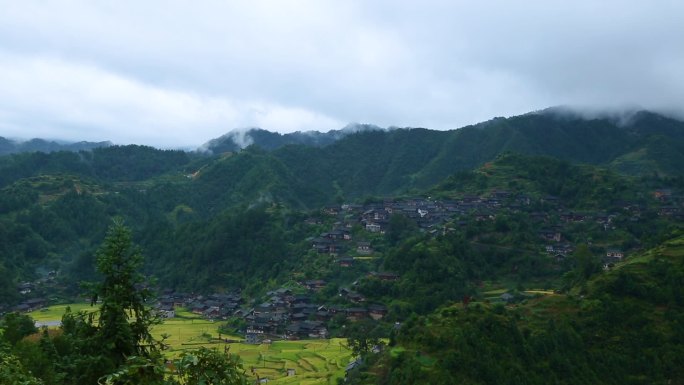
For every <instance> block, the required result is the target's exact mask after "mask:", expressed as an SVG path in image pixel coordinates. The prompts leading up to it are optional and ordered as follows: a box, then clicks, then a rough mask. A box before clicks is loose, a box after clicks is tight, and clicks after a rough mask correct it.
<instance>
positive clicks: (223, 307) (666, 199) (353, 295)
mask: <svg viewBox="0 0 684 385" xmlns="http://www.w3.org/2000/svg"><path fill="white" fill-rule="evenodd" d="M652 198H653V201H652V203H653V204H652V205H650V207H649V206H646V205H644V204H643V203H641V204H640V203H635V202H614V204H613V205H612V206H613V207H612V209H613V210H614V211H580V210H568V209H566V208H565V205H564V204H563V202H562V201H561V200H560V199H558V198H556V197H552V196H545V197H541V198H537V199H535V198H532V197H530V196H528V195H524V194H520V195H514V194H511V193H509V192H508V191H502V190H494V191H491V192H489V193H487V194H485V195H483V196H476V195H465V196H463V197H461V198H460V199H454V200H439V199H431V198H411V199H386V200H383V201H382V202H374V203H367V204H363V205H361V204H341V205H334V206H327V207H325V208H323V209H322V210H321V214H320V216H313V217H310V218H307V219H306V220H305V222H306V224H307V225H310V226H312V228H320V227H321V226H326V224H329V225H330V230H329V231H327V232H323V233H320V234H316V235H314V236H312V237H311V238H310V248H311V250H312V251H314V252H315V253H316V254H324V255H329V256H330V257H332V258H333V260H334V263H335V264H336V266H338V267H339V268H340V269H349V268H352V267H354V266H355V265H356V264H360V263H365V262H367V261H368V260H369V258H375V257H377V256H378V255H377V252H376V250H375V248H374V246H375V245H374V244H373V242H372V241H371V240H372V239H376V240H377V239H378V236H381V235H382V234H384V233H385V232H386V231H387V229H388V226H389V223H390V218H391V216H392V215H396V214H400V215H403V216H405V217H406V218H409V219H410V220H412V221H413V222H414V223H415V224H416V226H417V227H418V228H419V229H420V230H421V231H422V232H424V233H427V234H431V235H433V236H438V235H442V234H445V233H447V232H453V231H457V229H458V228H459V227H464V226H467V225H468V224H469V223H471V222H486V221H494V220H495V219H496V217H497V215H499V214H501V213H526V215H528V216H529V218H530V219H531V221H532V222H533V223H534V224H535V226H536V228H538V230H537V231H536V234H537V238H538V241H539V245H540V250H539V252H540V253H544V254H546V255H548V258H549V259H550V260H552V261H555V262H556V263H561V262H562V261H563V260H565V259H566V258H567V257H568V256H569V255H570V254H571V253H572V252H573V251H574V250H575V245H574V244H573V243H571V242H569V241H568V239H567V238H566V235H565V234H566V232H567V231H569V230H568V229H569V228H570V227H571V226H573V225H575V224H591V225H595V226H598V228H599V229H601V230H602V231H605V232H610V231H614V230H616V226H617V225H616V223H620V222H624V221H630V222H638V221H640V220H641V218H642V217H644V216H645V215H648V214H649V212H655V214H656V215H657V216H659V217H662V218H665V219H671V220H677V221H681V220H682V219H683V214H684V213H683V212H682V210H681V203H682V199H681V197H675V196H673V195H672V192H671V191H670V190H667V189H665V190H657V191H655V192H653V197H652ZM354 228H356V229H358V228H360V229H362V234H367V236H365V237H364V236H361V237H360V238H362V239H354V238H355V237H354V236H353V234H354V231H353V229H354ZM357 235H358V231H357ZM628 251H629V250H623V249H621V248H620V247H619V246H618V245H615V246H611V247H606V248H605V249H604V254H603V256H602V257H601V258H602V261H603V266H604V269H610V268H611V267H612V266H613V265H614V264H615V263H618V262H620V261H622V260H623V259H624V258H626V255H627V252H628ZM56 275H57V272H54V271H52V272H49V274H47V275H46V276H45V278H43V279H42V280H41V281H39V282H33V283H31V282H24V283H22V284H21V285H19V286H18V290H19V291H20V293H21V295H22V296H24V297H25V298H26V299H25V300H24V301H22V302H21V303H20V304H19V305H17V306H15V307H13V308H12V309H11V310H14V311H20V312H29V311H34V310H37V309H40V308H43V307H45V306H48V305H50V304H51V303H50V302H51V301H49V300H48V299H46V298H44V297H36V296H33V295H32V294H33V293H34V292H35V291H36V290H35V289H36V288H37V287H40V286H41V285H42V286H45V285H50V284H51V283H52V282H54V279H55V277H56ZM400 278H401V277H400V275H398V274H396V273H395V272H391V271H369V272H366V273H364V274H363V275H361V276H358V277H356V279H354V280H353V281H350V282H349V284H348V285H343V286H341V287H339V289H338V290H337V292H336V298H335V299H336V300H335V301H333V302H334V303H330V302H323V301H320V296H318V298H319V301H317V300H316V299H315V298H316V297H317V296H316V294H317V293H319V292H320V291H321V290H323V289H324V288H325V287H326V285H327V282H326V280H325V279H324V277H319V278H317V279H305V280H300V281H297V286H296V287H281V288H278V289H276V290H272V291H268V292H267V293H266V294H265V296H263V297H262V298H263V299H264V300H262V301H259V303H255V302H254V299H251V298H245V297H243V295H242V293H241V292H240V291H239V290H238V291H234V292H230V293H213V294H195V293H183V292H176V291H174V290H172V289H166V290H161V291H160V294H159V296H158V303H157V304H156V307H157V309H158V310H159V312H160V314H161V315H162V316H163V317H165V318H173V317H175V310H176V309H178V308H185V309H187V310H189V311H191V312H193V313H195V314H198V315H201V316H202V317H203V318H205V319H208V320H216V321H226V320H232V321H233V322H234V323H236V325H237V327H238V328H239V331H240V332H241V333H243V334H244V336H245V342H246V343H252V344H258V343H262V342H264V341H272V340H275V339H313V338H329V337H330V336H331V332H330V330H329V328H330V325H331V322H332V321H333V320H334V324H335V325H336V326H339V325H340V324H343V323H345V322H356V321H359V320H364V319H369V320H376V321H378V320H382V319H383V318H384V317H385V316H386V315H387V313H388V307H387V305H386V304H384V303H381V302H379V301H372V300H371V301H369V300H368V299H367V298H366V297H365V296H364V295H362V294H360V293H358V292H357V291H356V290H355V288H354V287H355V285H356V284H357V283H358V281H359V280H360V279H377V280H380V281H386V282H392V281H397V280H399V279H400ZM502 300H503V301H504V302H507V301H508V299H507V298H502Z"/></svg>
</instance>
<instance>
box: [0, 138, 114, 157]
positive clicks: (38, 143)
mask: <svg viewBox="0 0 684 385" xmlns="http://www.w3.org/2000/svg"><path fill="white" fill-rule="evenodd" d="M111 145H112V143H111V142H76V143H68V142H56V141H52V140H45V139H38V138H36V139H31V140H27V141H17V140H11V139H7V138H3V137H2V136H0V155H7V154H15V153H20V152H36V151H40V152H56V151H84V150H92V149H95V148H99V147H108V146H111Z"/></svg>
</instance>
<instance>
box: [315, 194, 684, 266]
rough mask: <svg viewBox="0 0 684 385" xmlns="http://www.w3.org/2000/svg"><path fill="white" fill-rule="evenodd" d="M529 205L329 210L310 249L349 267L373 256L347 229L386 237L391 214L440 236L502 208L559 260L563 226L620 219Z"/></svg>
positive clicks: (514, 198) (447, 203)
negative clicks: (526, 219) (532, 228)
mask: <svg viewBox="0 0 684 385" xmlns="http://www.w3.org/2000/svg"><path fill="white" fill-rule="evenodd" d="M653 197H654V198H655V199H656V200H657V201H658V202H659V205H658V207H657V214H658V215H660V216H664V217H669V218H672V219H674V220H680V221H681V220H684V210H682V208H681V204H682V202H683V201H684V199H682V197H678V196H674V195H673V194H672V190H670V189H659V190H655V191H654V192H653ZM532 202H533V198H531V197H530V196H529V195H526V194H520V195H513V194H511V193H510V192H508V191H502V190H495V191H492V192H490V193H489V194H486V195H485V196H477V195H466V196H464V197H462V198H461V199H458V200H432V199H425V198H415V199H406V200H385V201H383V202H378V203H371V204H366V205H355V204H344V205H340V206H328V207H326V208H325V209H324V212H325V213H326V214H328V215H330V216H337V217H338V218H339V219H340V221H338V222H336V223H335V224H334V226H333V228H332V230H331V231H330V232H326V233H323V234H320V236H319V237H317V238H315V239H314V240H313V242H312V247H313V249H314V250H316V251H317V252H318V253H321V254H331V255H334V256H336V257H337V258H336V261H337V263H338V264H339V265H340V266H342V267H349V266H351V265H352V264H353V263H354V258H353V257H350V256H349V255H350V254H354V252H355V253H356V254H357V255H367V254H372V253H373V248H372V246H371V244H370V243H369V242H366V241H357V242H356V243H352V242H351V240H352V235H351V229H352V228H353V227H354V226H355V225H360V226H362V228H363V229H365V230H366V231H368V232H371V233H384V232H385V231H386V230H387V228H388V226H389V221H390V217H391V216H392V215H393V214H402V215H404V216H406V217H408V218H410V219H412V220H414V221H415V223H416V224H417V225H418V227H419V228H420V229H422V230H423V231H426V232H429V233H431V234H442V233H444V232H446V231H450V230H453V227H451V228H450V227H449V226H466V225H467V224H468V221H472V220H474V221H490V220H494V219H495V218H496V215H497V213H498V212H500V210H508V211H511V212H520V211H526V212H528V213H529V216H530V218H531V219H532V220H533V221H534V222H536V223H537V224H538V225H540V226H541V227H542V228H541V229H540V230H539V231H538V232H537V234H538V236H539V237H540V239H542V240H543V241H545V242H546V245H545V250H544V251H545V252H546V253H548V254H549V255H550V256H552V257H554V258H555V259H556V260H557V261H561V260H563V259H564V258H566V257H567V256H568V255H569V254H570V253H572V251H573V250H574V247H573V245H572V244H570V243H567V242H565V239H564V237H563V230H564V227H565V226H566V225H567V224H571V223H585V222H592V221H593V222H595V223H597V224H598V225H600V226H601V227H603V229H604V230H606V231H608V230H613V229H615V225H614V220H615V218H616V217H617V216H618V214H616V213H606V212H596V211H570V210H566V209H564V207H563V206H564V205H563V202H562V201H561V200H560V199H559V198H557V197H553V196H546V197H543V198H541V199H540V203H542V205H543V207H545V208H546V210H545V211H531V210H530V209H529V207H530V206H531V204H532ZM614 206H616V207H619V208H620V209H622V210H623V212H627V213H629V214H628V215H629V216H630V218H629V219H630V220H631V221H639V220H640V217H641V216H642V214H643V213H644V212H645V211H646V210H647V208H646V207H645V206H644V205H641V204H636V203H634V202H626V201H623V202H614ZM552 217H553V219H554V221H553V223H552V221H551V219H552ZM349 218H351V219H349ZM556 218H557V219H556ZM307 221H308V222H309V223H311V224H320V223H321V221H319V220H316V219H314V218H310V219H308V220H307ZM624 256H625V253H624V251H623V250H620V249H618V248H608V249H607V250H606V251H605V255H604V257H603V262H604V267H606V268H608V267H609V266H611V265H612V264H614V263H616V262H619V261H621V260H622V259H623V258H624Z"/></svg>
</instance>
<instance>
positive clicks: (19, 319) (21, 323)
mask: <svg viewBox="0 0 684 385" xmlns="http://www.w3.org/2000/svg"><path fill="white" fill-rule="evenodd" d="M1 326H2V328H3V329H4V332H3V334H2V338H4V339H5V341H7V342H9V343H10V344H11V345H16V344H17V342H19V341H20V340H21V339H22V338H24V337H26V336H28V335H31V334H33V333H35V332H37V331H38V329H36V326H35V324H34V322H33V319H32V318H31V317H29V316H28V315H26V314H20V313H9V314H7V315H6V316H5V318H4V319H3V321H2V324H1Z"/></svg>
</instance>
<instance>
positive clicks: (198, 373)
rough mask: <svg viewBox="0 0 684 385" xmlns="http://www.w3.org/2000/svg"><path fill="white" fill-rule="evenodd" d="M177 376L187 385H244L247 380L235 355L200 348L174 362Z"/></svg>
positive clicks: (184, 354) (182, 355)
mask: <svg viewBox="0 0 684 385" xmlns="http://www.w3.org/2000/svg"><path fill="white" fill-rule="evenodd" d="M174 366H175V367H176V374H177V376H178V380H179V381H180V383H181V384H186V385H200V384H206V385H243V384H246V383H247V379H246V377H245V375H244V371H243V370H242V365H240V363H239V358H238V357H237V356H235V355H233V354H227V353H226V354H224V353H220V352H218V351H216V350H211V349H207V348H204V347H202V348H200V349H199V350H196V351H194V352H191V353H188V352H185V353H183V354H181V357H180V359H178V360H175V361H174Z"/></svg>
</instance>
